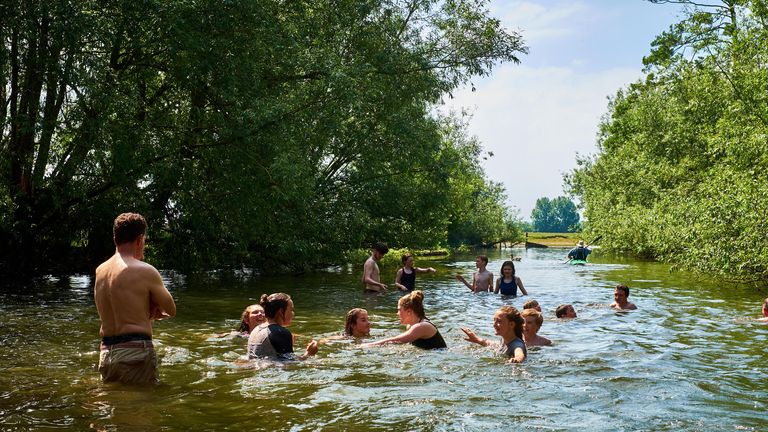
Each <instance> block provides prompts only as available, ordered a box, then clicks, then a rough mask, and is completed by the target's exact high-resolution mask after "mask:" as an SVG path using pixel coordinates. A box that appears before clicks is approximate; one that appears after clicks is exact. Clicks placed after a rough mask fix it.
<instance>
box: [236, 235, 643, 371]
mask: <svg viewBox="0 0 768 432" xmlns="http://www.w3.org/2000/svg"><path fill="white" fill-rule="evenodd" d="M388 251H389V249H388V248H387V246H386V245H385V244H383V243H376V244H375V245H374V246H373V248H372V249H371V256H370V257H369V258H368V259H367V260H366V262H365V265H364V266H363V267H364V270H363V277H362V282H363V285H364V286H365V290H366V292H371V293H380V292H385V291H386V290H387V289H388V287H387V285H386V284H384V283H382V282H381V281H380V271H379V267H378V261H380V260H381V258H382V257H383V256H384V255H385V254H386V253H387V252H388ZM402 263H403V267H401V268H400V269H398V270H397V272H396V276H395V286H397V288H398V289H399V290H401V291H404V292H407V294H405V295H404V296H402V297H401V298H400V299H399V300H398V303H397V316H398V318H399V320H400V323H401V324H403V325H405V326H406V330H405V331H404V332H402V333H401V334H399V335H397V336H393V337H389V338H385V339H381V340H378V341H374V342H368V343H364V344H362V346H363V347H375V346H379V345H385V344H391V343H395V344H403V343H410V344H412V345H414V346H416V347H418V348H422V349H439V348H447V345H446V343H445V339H443V337H442V335H441V334H440V331H439V330H438V328H437V327H436V326H435V325H434V324H433V323H432V322H431V321H430V320H429V319H428V318H427V316H426V313H425V311H424V293H423V292H422V291H419V290H416V289H415V282H416V273H426V272H431V273H434V272H435V269H434V268H431V267H430V268H419V267H414V266H413V256H412V255H411V254H405V255H403V257H402ZM475 265H476V266H477V269H478V270H477V272H475V273H474V274H473V276H472V283H469V282H468V281H467V280H466V279H464V277H462V276H461V275H457V276H456V278H457V279H458V280H459V281H461V282H463V283H464V284H465V285H466V286H467V287H468V288H469V289H470V290H471V291H472V292H474V293H478V292H494V293H501V294H503V295H510V296H516V295H517V290H518V289H520V292H521V293H522V294H523V295H527V294H528V292H527V291H526V290H525V287H524V286H523V281H522V280H521V279H520V277H519V276H516V275H515V266H514V263H513V262H512V261H505V262H504V263H503V264H502V266H501V275H500V277H499V279H498V280H497V281H496V284H495V286H494V284H493V274H492V273H491V272H489V271H488V270H487V269H486V266H487V265H488V258H487V257H485V256H482V255H481V256H478V257H477V258H476V260H475ZM491 287H494V288H493V289H492V288H491ZM628 297H629V288H628V287H627V286H625V285H617V286H616V288H615V290H614V299H615V301H614V303H612V304H611V307H612V308H615V309H620V310H633V309H637V307H636V306H635V305H634V304H632V303H630V302H629V301H628V300H627V299H628ZM555 315H556V316H557V318H563V319H567V318H576V311H575V309H574V308H573V306H572V305H570V304H563V305H560V306H558V307H557V309H555ZM292 319H293V300H292V299H291V298H290V296H288V295H287V294H284V293H276V294H272V295H269V296H267V295H263V296H262V297H261V301H260V303H259V305H251V306H248V307H247V308H246V310H245V311H244V312H243V315H242V320H241V321H242V322H241V324H240V328H239V330H240V331H243V330H251V332H250V334H248V357H249V359H256V358H277V359H295V358H298V359H305V358H307V357H309V356H312V355H314V354H316V353H317V350H318V342H317V341H314V340H313V341H311V342H310V343H309V344H308V345H307V347H306V350H305V352H304V354H303V355H300V356H294V354H293V343H292V342H293V336H292V334H291V332H290V331H289V330H288V329H287V328H286V327H287V326H288V325H289V324H290V323H291V320H292ZM543 322H544V317H543V315H542V314H541V306H540V305H539V303H538V302H537V301H536V300H529V301H528V302H526V303H525V304H524V305H523V311H522V312H519V311H518V310H517V309H516V308H514V307H512V306H502V307H501V308H499V309H498V310H497V311H496V313H495V314H494V317H493V328H494V330H495V332H496V335H497V336H500V338H501V340H500V341H499V342H494V341H491V340H488V339H483V338H480V337H478V336H477V334H475V332H474V331H472V330H471V329H469V328H462V329H461V330H462V331H463V332H464V334H465V335H466V338H465V340H467V341H469V342H472V343H476V344H478V345H482V346H486V347H494V348H496V350H497V352H498V353H499V354H502V355H505V356H507V357H508V358H509V360H508V361H509V362H511V363H520V362H523V361H524V360H525V359H526V357H527V356H528V351H527V347H532V346H546V345H551V344H552V341H550V340H549V339H547V338H545V337H543V336H540V335H539V334H538V331H539V329H540V328H541V325H542V324H543ZM370 330H371V324H370V321H369V319H368V311H366V310H365V309H361V308H354V309H352V310H350V311H349V312H348V313H347V317H346V324H345V328H344V333H345V335H346V336H349V337H353V338H365V337H369V336H370ZM244 336H245V335H244Z"/></svg>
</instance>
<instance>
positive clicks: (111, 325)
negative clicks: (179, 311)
mask: <svg viewBox="0 0 768 432" xmlns="http://www.w3.org/2000/svg"><path fill="white" fill-rule="evenodd" d="M112 229H113V239H114V242H115V246H116V248H115V254H114V255H113V256H112V257H111V258H110V259H108V260H107V261H105V262H104V263H102V264H101V265H100V266H99V267H98V268H97V269H96V282H95V286H94V289H93V294H94V299H95V300H96V309H97V310H98V312H99V318H100V319H101V330H100V331H99V333H100V335H101V353H100V356H99V372H101V379H102V381H104V382H111V381H119V382H122V383H125V384H152V383H157V382H158V376H157V356H156V355H155V350H154V347H153V345H152V320H155V319H162V318H167V317H172V316H174V315H176V304H175V303H174V302H173V297H171V294H170V293H169V292H168V290H167V289H166V288H165V285H163V280H162V278H161V277H160V273H158V271H157V270H156V269H155V268H154V267H152V266H151V265H149V264H147V263H145V262H143V261H142V260H143V259H144V241H145V239H146V233H147V222H146V221H145V220H144V217H142V216H141V215H140V214H137V213H123V214H121V215H120V216H118V217H117V218H116V219H115V222H114V225H113V227H112Z"/></svg>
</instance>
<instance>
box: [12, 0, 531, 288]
mask: <svg viewBox="0 0 768 432" xmlns="http://www.w3.org/2000/svg"><path fill="white" fill-rule="evenodd" d="M0 7H2V8H3V9H2V10H0V15H2V16H3V20H2V21H1V22H0V38H2V41H3V43H2V45H0V72H1V73H0V81H1V82H0V84H1V85H0V92H2V100H3V101H4V103H2V104H1V105H0V122H1V123H0V125H2V131H3V135H2V141H0V173H1V174H2V178H3V179H4V181H3V182H2V185H1V186H0V241H2V245H3V247H2V251H0V262H2V263H3V264H2V265H3V266H4V268H3V269H2V270H4V271H5V272H6V273H7V272H16V271H21V272H43V271H50V270H52V269H53V270H55V269H56V268H57V267H61V268H64V269H65V270H71V269H73V267H72V266H76V265H78V264H79V265H80V266H81V267H82V268H88V266H90V265H92V263H93V262H96V261H98V260H100V259H102V258H103V257H104V256H105V255H107V254H109V253H110V249H111V238H110V224H111V220H112V219H113V218H114V216H115V214H117V213H119V212H122V211H127V210H134V211H140V212H142V213H145V214H146V215H147V216H148V219H149V221H150V224H151V227H150V230H151V234H150V235H152V236H153V241H152V242H150V244H152V245H154V246H155V248H154V249H152V250H151V251H150V252H151V253H154V254H156V256H157V257H158V258H161V259H163V260H164V262H165V263H166V264H167V265H173V266H190V267H191V266H205V267H215V266H222V265H230V264H246V265H258V266H269V265H271V264H274V263H281V264H286V263H293V264H294V265H295V266H297V267H303V266H306V265H315V264H320V263H323V262H332V261H333V260H334V259H336V258H337V257H338V256H339V255H340V253H341V252H342V251H344V250H345V249H348V248H351V247H359V246H362V245H364V244H366V243H367V242H369V241H371V240H373V239H384V240H386V239H393V240H394V243H403V244H405V243H407V242H413V243H416V244H411V245H409V246H418V245H419V244H435V243H439V242H441V241H444V239H445V237H446V231H447V226H448V224H449V223H450V214H451V208H452V205H451V203H450V202H449V201H450V197H451V193H450V191H449V190H447V189H446V187H445V185H446V184H447V182H446V179H447V177H448V176H449V175H450V174H451V172H452V171H451V170H452V167H453V166H455V165H456V164H457V163H459V162H460V161H457V160H456V159H451V158H450V157H447V156H446V155H447V154H449V155H455V154H456V152H453V153H451V152H446V149H447V148H449V147H451V146H452V145H453V144H452V143H450V142H448V143H446V140H445V137H446V136H447V133H446V132H445V131H444V128H443V127H442V126H441V122H440V120H439V119H436V118H435V117H434V115H433V114H432V112H433V111H434V110H433V107H434V105H435V104H437V103H439V101H440V98H441V97H442V96H443V95H445V94H446V93H448V92H450V91H451V90H453V89H455V88H456V87H457V86H459V85H461V84H463V83H465V82H467V81H468V80H470V79H471V78H472V77H474V76H479V75H485V74H488V73H489V72H490V71H491V68H492V66H493V65H494V64H495V63H496V62H500V61H513V62H517V61H518V58H517V55H519V54H520V53H522V52H524V51H525V47H524V46H523V45H522V41H521V39H520V37H519V35H517V34H515V33H511V32H508V31H505V30H504V29H503V28H502V27H501V25H500V23H499V22H498V20H496V19H493V18H491V17H490V16H489V14H488V11H487V9H486V7H485V2H484V1H472V0H449V1H431V0H410V1H406V0H377V1H373V0H363V1H360V0H337V1H331V2H309V1H295V2H282V1H275V0H258V1H257V0H240V1H230V2H221V1H213V0H192V1H176V0H170V1H159V0H138V1H133V2H100V1H87V0H51V1H46V2H39V1H24V0H22V1H20V2H3V3H2V5H1V6H0Z"/></svg>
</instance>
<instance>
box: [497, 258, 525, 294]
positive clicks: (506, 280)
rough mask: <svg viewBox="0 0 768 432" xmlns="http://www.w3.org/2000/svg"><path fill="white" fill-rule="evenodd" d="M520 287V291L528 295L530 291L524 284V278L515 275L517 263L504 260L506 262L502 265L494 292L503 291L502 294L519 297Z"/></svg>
mask: <svg viewBox="0 0 768 432" xmlns="http://www.w3.org/2000/svg"><path fill="white" fill-rule="evenodd" d="M518 288H520V292H521V293H522V294H523V295H528V291H526V290H525V287H524V286H523V280H522V279H520V277H518V276H517V275H515V263H513V262H512V261H504V264H502V265H501V274H500V275H499V278H498V279H497V280H496V288H495V289H494V290H493V293H494V294H498V293H499V292H501V295H507V296H515V297H517V289H518Z"/></svg>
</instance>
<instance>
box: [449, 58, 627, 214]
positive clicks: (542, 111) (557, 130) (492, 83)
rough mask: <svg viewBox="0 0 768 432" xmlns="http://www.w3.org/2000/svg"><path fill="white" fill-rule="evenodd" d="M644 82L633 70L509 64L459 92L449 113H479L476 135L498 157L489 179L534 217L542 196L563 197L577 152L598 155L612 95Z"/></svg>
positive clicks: (491, 165)
mask: <svg viewBox="0 0 768 432" xmlns="http://www.w3.org/2000/svg"><path fill="white" fill-rule="evenodd" d="M639 77H640V72H639V71H638V70H636V69H629V68H614V69H609V70H605V71H599V72H594V73H583V72H579V73H575V72H574V70H573V69H571V68H569V67H546V68H531V67H526V66H514V65H505V66H503V67H500V68H499V69H497V70H496V72H495V73H494V77H493V79H492V80H487V81H483V82H481V83H479V84H478V85H476V87H477V90H476V91H475V92H472V91H470V90H469V89H463V90H461V91H458V92H456V93H455V94H454V99H452V100H447V101H446V108H447V109H453V110H456V111H458V110H460V107H470V108H474V117H473V119H472V121H471V123H470V133H472V134H473V135H476V136H477V137H478V138H479V139H480V141H481V142H482V143H483V147H484V149H485V150H487V151H491V152H493V153H494V157H493V158H490V159H489V160H488V161H486V162H485V165H484V166H485V169H486V173H487V174H488V177H489V178H490V179H492V180H495V181H500V182H502V183H503V184H504V185H505V187H506V189H507V195H508V196H509V199H510V204H512V205H514V206H516V207H519V208H520V209H521V216H522V217H524V218H528V217H529V216H530V213H531V210H532V208H533V206H534V204H535V202H536V199H537V198H540V197H542V196H549V197H555V196H558V195H561V194H562V193H563V190H562V184H563V183H562V175H563V173H565V172H567V171H569V170H570V169H573V168H575V166H576V158H575V157H576V153H577V152H578V153H581V154H587V153H594V152H595V151H596V146H595V144H596V134H597V127H598V123H599V120H600V118H601V116H602V115H603V114H604V113H605V112H606V109H607V99H606V97H607V96H609V95H613V94H614V93H615V92H616V90H618V89H619V88H621V87H622V86H624V85H626V84H627V83H629V82H632V81H635V80H636V79H637V78H639Z"/></svg>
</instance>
